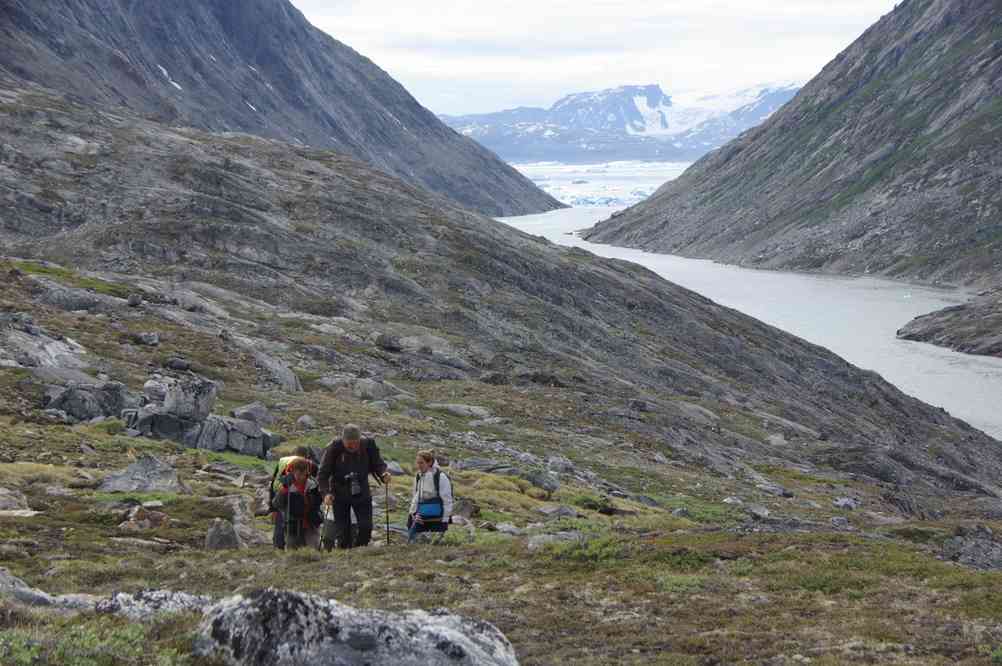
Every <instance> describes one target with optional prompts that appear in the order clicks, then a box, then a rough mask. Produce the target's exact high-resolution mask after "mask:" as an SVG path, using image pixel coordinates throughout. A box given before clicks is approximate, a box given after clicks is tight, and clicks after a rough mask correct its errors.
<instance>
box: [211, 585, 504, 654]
mask: <svg viewBox="0 0 1002 666" xmlns="http://www.w3.org/2000/svg"><path fill="white" fill-rule="evenodd" d="M197 649H198V652H199V653H200V654H201V655H203V656H206V657H214V658H217V659H218V658H221V659H223V660H224V662H225V663H227V664H233V665H234V666H237V665H240V666H295V665H297V664H361V663H365V664H369V665H370V666H437V665H441V666H454V665H459V664H469V665H470V666H473V665H476V666H492V665H493V666H515V665H517V664H518V660H517V658H516V656H515V651H514V649H513V648H512V646H511V644H510V643H509V642H508V640H507V639H506V638H505V637H504V635H503V634H502V633H501V632H500V631H498V630H497V629H496V628H495V627H494V626H492V625H490V624H488V623H486V622H478V621H473V620H467V619H464V618H461V617H458V616H456V615H452V614H449V613H447V612H444V611H440V612H432V613H429V612H425V611H407V612H403V613H389V612H385V611H378V610H361V609H355V608H352V607H350V606H346V605H344V604H341V603H339V602H337V601H334V600H331V599H323V598H320V597H316V596H310V595H305V594H298V593H296V592H286V591H278V590H263V591H260V592H255V593H253V594H250V595H247V596H237V597H231V598H229V599H226V600H224V601H222V602H220V603H219V604H217V605H216V606H213V607H212V608H210V609H209V610H208V611H207V612H206V616H205V619H204V621H203V622H202V626H201V640H200V641H199V644H198V646H197Z"/></svg>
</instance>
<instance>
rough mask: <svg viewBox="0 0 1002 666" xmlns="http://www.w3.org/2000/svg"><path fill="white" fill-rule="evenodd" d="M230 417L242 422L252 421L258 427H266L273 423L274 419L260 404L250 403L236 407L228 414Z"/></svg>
mask: <svg viewBox="0 0 1002 666" xmlns="http://www.w3.org/2000/svg"><path fill="white" fill-rule="evenodd" d="M230 416H232V417H233V418H235V419H242V420H244V421H253V422H254V423H256V424H258V425H259V426H267V425H271V424H272V423H274V422H275V417H274V416H272V414H271V412H269V411H268V408H267V407H265V406H264V405H262V404H261V403H260V402H252V403H251V404H249V405H244V406H243V407H237V408H236V409H234V410H232V411H231V412H230Z"/></svg>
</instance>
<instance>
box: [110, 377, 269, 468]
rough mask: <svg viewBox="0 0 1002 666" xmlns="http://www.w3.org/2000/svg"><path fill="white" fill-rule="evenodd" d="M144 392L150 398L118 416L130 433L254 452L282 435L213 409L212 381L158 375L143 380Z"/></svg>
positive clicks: (253, 412) (259, 452) (257, 413)
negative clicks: (120, 416)
mask: <svg viewBox="0 0 1002 666" xmlns="http://www.w3.org/2000/svg"><path fill="white" fill-rule="evenodd" d="M143 392H144V394H145V395H146V397H147V399H148V400H150V402H149V403H148V404H146V405H144V406H143V407H141V408H139V409H127V410H125V411H124V412H122V418H123V420H124V421H125V423H126V425H127V426H128V427H129V429H130V430H131V431H132V432H133V433H136V434H139V435H142V436H144V437H153V438H156V439H169V440H172V441H175V442H179V443H181V444H184V445H185V446H188V447H192V448H198V449H205V450H208V451H217V452H222V451H233V452H235V453H241V454H244V455H249V456H257V457H259V458H263V457H264V456H265V454H267V453H268V451H269V450H271V449H272V448H273V447H275V446H277V445H278V444H279V443H280V441H281V438H280V437H279V436H278V435H276V434H275V433H272V432H270V431H268V430H265V429H263V428H261V426H260V425H259V424H258V423H257V422H256V421H252V420H247V419H239V418H229V417H225V416H217V415H215V414H213V413H212V410H213V408H214V407H215V404H216V396H217V393H218V391H217V387H216V384H215V383H214V382H211V381H209V380H206V379H203V378H200V377H187V378H185V379H182V380H177V379H174V378H171V377H161V378H159V379H153V380H150V381H148V382H147V383H146V385H145V386H144V387H143ZM157 400H162V402H160V403H158V402H157ZM261 408H262V409H263V406H262V407H261ZM241 409H244V408H241ZM247 413H248V414H249V415H252V416H256V417H259V418H262V419H264V420H266V419H265V415H266V414H267V410H265V411H264V412H261V411H260V410H257V409H251V410H250V411H248V412H247Z"/></svg>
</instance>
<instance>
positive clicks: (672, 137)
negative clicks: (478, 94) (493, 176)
mask: <svg viewBox="0 0 1002 666" xmlns="http://www.w3.org/2000/svg"><path fill="white" fill-rule="evenodd" d="M798 87H799V86H797V85H794V84H776V85H764V86H758V87H756V88H749V89H747V90H741V91H738V92H736V93H733V94H729V95H703V96H691V95H690V96H686V97H680V96H669V95H667V94H665V92H664V91H663V90H662V89H661V87H660V86H658V85H647V86H620V87H618V88H612V89H609V90H602V91H598V92H586V93H575V94H571V95H567V96H565V97H563V98H561V99H560V100H558V101H557V102H556V103H554V104H553V106H552V107H550V108H549V109H542V108H535V107H522V108H517V109H511V110H507V111H499V112H496V113H486V114H474V115H466V116H442V118H443V120H445V122H446V123H447V124H449V125H450V126H451V127H453V128H455V129H456V131H458V132H460V133H462V134H464V135H466V136H469V137H472V138H474V139H476V140H477V141H479V142H480V143H482V144H484V145H485V146H487V147H488V148H490V149H491V150H493V151H495V152H496V153H498V154H499V155H501V156H502V157H504V158H505V159H507V160H509V161H513V162H532V161H560V162H600V161H608V160H659V161H691V160H695V159H698V158H699V157H702V156H703V155H705V154H706V153H708V152H710V151H711V150H714V149H716V148H718V147H720V146H722V145H723V144H725V143H726V142H727V141H729V140H730V139H732V138H734V137H736V136H737V135H738V134H740V133H741V132H743V131H745V130H746V129H748V128H750V127H754V126H755V125H757V124H759V123H761V122H762V121H763V120H765V119H766V118H768V117H769V116H770V115H771V114H772V113H774V112H775V111H776V110H777V109H778V108H779V107H781V106H782V105H783V104H784V103H786V102H787V101H788V100H789V99H791V98H792V97H793V95H794V94H795V93H796V91H797V90H798Z"/></svg>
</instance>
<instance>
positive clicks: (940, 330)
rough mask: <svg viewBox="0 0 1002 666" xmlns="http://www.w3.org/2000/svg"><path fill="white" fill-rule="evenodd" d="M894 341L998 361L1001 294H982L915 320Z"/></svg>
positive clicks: (1001, 344)
mask: <svg viewBox="0 0 1002 666" xmlns="http://www.w3.org/2000/svg"><path fill="white" fill-rule="evenodd" d="M898 337H899V338H904V339H906V340H918V341H920V342H930V343H932V344H934V345H939V346H941V347H949V348H950V349H954V350H956V351H959V352H964V353H966V354H982V355H985V356H1000V357H1002V290H999V289H995V290H990V291H986V292H983V293H982V294H980V295H978V297H977V298H975V299H973V300H971V301H970V302H969V303H964V304H963V305H957V306H954V307H951V308H946V309H944V310H940V311H938V312H933V313H931V314H927V315H923V316H921V317H917V318H915V319H914V320H912V321H911V322H909V323H908V324H907V325H906V326H904V327H903V328H902V329H901V330H899V331H898Z"/></svg>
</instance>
